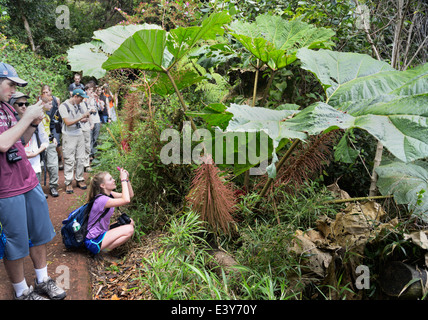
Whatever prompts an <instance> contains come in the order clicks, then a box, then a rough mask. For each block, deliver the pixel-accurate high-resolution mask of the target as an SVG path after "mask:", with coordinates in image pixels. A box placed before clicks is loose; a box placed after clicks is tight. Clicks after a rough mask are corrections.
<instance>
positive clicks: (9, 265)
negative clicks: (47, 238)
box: [4, 244, 47, 283]
mask: <svg viewBox="0 0 428 320" xmlns="http://www.w3.org/2000/svg"><path fill="white" fill-rule="evenodd" d="M46 255H47V250H46V245H45V244H43V245H40V246H34V247H31V248H30V257H31V260H32V261H33V264H34V268H35V269H41V268H44V267H46V265H47V260H46ZM4 267H5V269H6V272H7V274H8V276H9V279H10V281H11V282H12V283H19V282H21V281H23V280H24V258H21V259H18V260H7V259H4Z"/></svg>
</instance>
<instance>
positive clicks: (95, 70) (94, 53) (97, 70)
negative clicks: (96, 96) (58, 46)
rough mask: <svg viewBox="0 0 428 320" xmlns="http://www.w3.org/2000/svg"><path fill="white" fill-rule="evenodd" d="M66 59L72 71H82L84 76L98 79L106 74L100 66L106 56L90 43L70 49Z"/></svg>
mask: <svg viewBox="0 0 428 320" xmlns="http://www.w3.org/2000/svg"><path fill="white" fill-rule="evenodd" d="M67 59H68V63H69V64H70V67H71V70H72V71H77V72H80V71H82V72H83V75H85V76H92V77H95V78H97V79H99V78H102V77H104V75H105V73H106V71H105V70H104V69H103V68H102V67H101V66H102V64H103V63H104V61H106V60H107V56H106V55H105V54H104V53H103V52H102V51H100V48H99V47H96V46H94V45H93V44H92V43H90V42H88V43H83V44H79V45H76V46H74V47H72V48H70V49H69V50H68V51H67Z"/></svg>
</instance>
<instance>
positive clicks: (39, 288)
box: [34, 277, 67, 300]
mask: <svg viewBox="0 0 428 320" xmlns="http://www.w3.org/2000/svg"><path fill="white" fill-rule="evenodd" d="M35 283H36V284H35V289H34V291H35V292H37V293H39V294H45V295H47V296H48V297H49V298H51V299H52V300H62V299H64V298H65V296H66V295H67V294H66V293H65V291H64V290H63V289H61V288H60V287H58V286H57V284H56V282H55V280H53V279H52V278H51V277H45V278H44V279H43V282H42V283H37V279H36V281H35Z"/></svg>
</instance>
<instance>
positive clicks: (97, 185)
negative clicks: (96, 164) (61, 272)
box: [85, 169, 134, 254]
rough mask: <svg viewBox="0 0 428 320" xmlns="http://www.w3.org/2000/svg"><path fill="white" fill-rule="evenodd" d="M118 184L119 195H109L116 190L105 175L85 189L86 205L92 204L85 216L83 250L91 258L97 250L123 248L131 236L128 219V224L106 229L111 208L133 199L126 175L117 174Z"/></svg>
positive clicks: (100, 175) (132, 223)
mask: <svg viewBox="0 0 428 320" xmlns="http://www.w3.org/2000/svg"><path fill="white" fill-rule="evenodd" d="M120 181H121V184H122V193H118V192H115V191H113V190H114V189H116V181H115V180H114V179H113V177H112V176H111V174H110V173H108V172H100V173H98V174H96V175H95V176H94V177H93V178H92V180H91V183H90V185H89V192H88V201H92V200H93V199H95V201H94V204H93V206H92V209H91V212H90V214H89V219H88V233H87V235H86V239H85V246H86V248H88V250H89V251H90V252H92V253H93V254H97V253H99V252H100V251H101V250H103V251H110V250H112V249H114V248H116V247H118V246H120V245H122V244H124V243H125V242H126V241H128V240H129V239H130V238H131V237H132V235H133V233H134V221H133V220H132V219H131V221H130V223H129V224H124V225H121V226H118V227H116V228H114V229H110V218H111V217H112V215H113V213H114V208H115V207H120V206H123V205H125V204H128V203H129V202H130V201H131V198H132V197H133V196H134V192H133V190H132V186H131V182H130V181H129V173H128V171H126V170H124V169H121V170H120ZM99 194H100V196H98V197H97V195H99ZM103 215H104V216H103Z"/></svg>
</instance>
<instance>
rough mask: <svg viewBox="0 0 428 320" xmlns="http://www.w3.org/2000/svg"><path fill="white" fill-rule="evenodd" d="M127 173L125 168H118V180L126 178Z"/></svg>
mask: <svg viewBox="0 0 428 320" xmlns="http://www.w3.org/2000/svg"><path fill="white" fill-rule="evenodd" d="M128 177H129V173H128V171H126V170H125V169H123V168H122V169H120V180H128Z"/></svg>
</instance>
